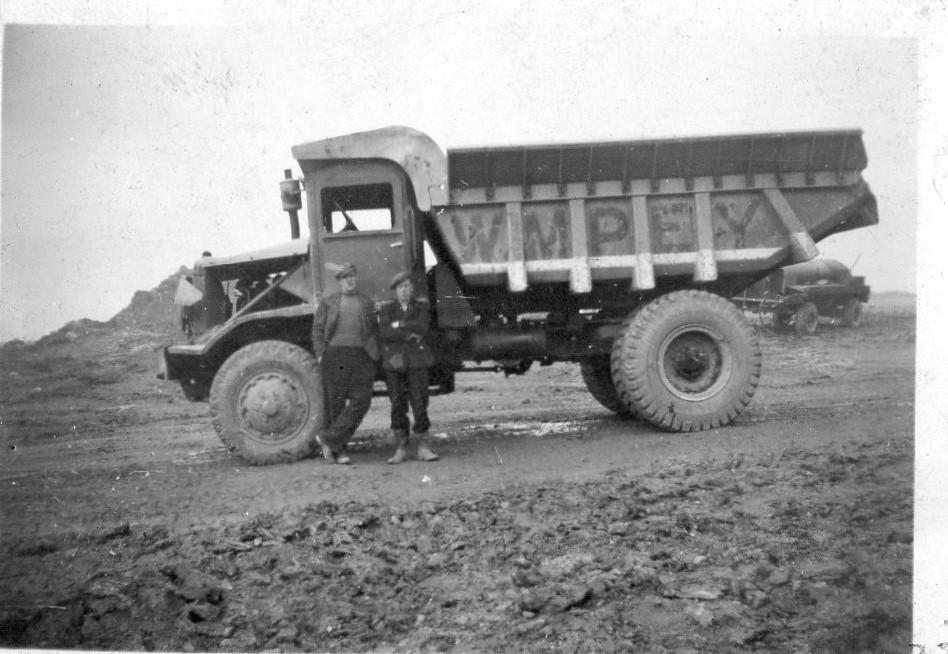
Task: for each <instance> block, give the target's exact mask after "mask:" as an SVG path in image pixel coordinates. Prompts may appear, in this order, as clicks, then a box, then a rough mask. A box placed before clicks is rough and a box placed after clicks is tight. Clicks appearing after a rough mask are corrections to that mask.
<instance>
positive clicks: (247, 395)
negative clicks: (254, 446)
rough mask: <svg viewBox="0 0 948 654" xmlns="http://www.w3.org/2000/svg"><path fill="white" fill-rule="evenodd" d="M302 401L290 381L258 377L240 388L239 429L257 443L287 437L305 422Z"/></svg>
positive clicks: (278, 376)
mask: <svg viewBox="0 0 948 654" xmlns="http://www.w3.org/2000/svg"><path fill="white" fill-rule="evenodd" d="M305 397H306V396H305V394H304V393H303V390H302V389H301V388H300V387H299V386H298V385H297V384H296V383H295V382H294V380H293V379H292V378H290V377H287V376H286V375H284V374H281V373H278V372H265V373H260V374H258V375H256V376H254V377H253V378H252V379H250V381H248V382H247V383H246V384H245V385H244V388H243V390H242V391H241V393H240V396H239V398H238V401H237V402H238V408H239V412H240V422H241V427H242V428H243V429H244V430H246V431H248V432H251V433H252V434H253V435H254V437H255V438H259V439H261V440H267V441H279V440H283V439H284V438H287V437H290V436H292V435H293V434H294V433H296V432H297V431H298V430H299V429H301V428H302V427H303V425H304V424H305V422H306V416H307V409H306V401H305Z"/></svg>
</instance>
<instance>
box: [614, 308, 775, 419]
mask: <svg viewBox="0 0 948 654" xmlns="http://www.w3.org/2000/svg"><path fill="white" fill-rule="evenodd" d="M760 365H761V353H760V346H759V344H758V342H757V335H756V333H755V332H754V330H753V328H752V327H751V326H750V325H749V324H748V323H747V321H746V320H745V319H744V316H743V314H741V312H740V310H738V309H737V307H735V306H734V305H733V304H732V303H730V302H729V301H727V300H726V299H724V298H722V297H720V296H718V295H714V294H712V293H708V292H705V291H698V290H686V291H676V292H673V293H668V294H667V295H663V296H661V297H659V298H657V299H656V300H653V301H652V302H650V303H648V304H647V305H645V306H644V307H642V308H641V309H640V310H639V311H637V312H636V313H635V314H633V315H632V316H630V317H629V318H627V319H626V321H625V324H624V325H623V331H622V335H621V336H620V337H619V338H618V339H616V341H615V343H614V344H613V347H612V378H613V382H614V383H615V389H616V392H617V394H618V397H619V398H620V400H621V401H622V404H623V406H624V407H625V408H626V409H627V410H628V411H630V412H633V413H635V414H637V415H638V416H641V417H642V418H643V419H645V420H647V421H649V422H651V423H652V424H654V425H657V426H659V427H662V428H664V429H668V430H671V431H680V432H690V431H699V430H703V429H711V428H714V427H719V426H721V425H726V424H728V423H730V422H732V421H733V420H734V418H736V417H737V416H738V414H740V412H741V411H743V410H744V407H746V406H747V404H748V403H749V402H750V401H751V398H752V397H753V396H754V391H755V390H756V389H757V382H758V380H759V379H760Z"/></svg>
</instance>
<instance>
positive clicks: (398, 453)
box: [388, 429, 408, 463]
mask: <svg viewBox="0 0 948 654" xmlns="http://www.w3.org/2000/svg"><path fill="white" fill-rule="evenodd" d="M392 435H393V436H395V442H396V443H397V444H398V448H397V449H396V450H395V454H394V455H392V458H390V459H389V460H388V462H389V463H401V462H402V461H405V460H406V459H407V458H408V431H407V430H404V429H393V430H392Z"/></svg>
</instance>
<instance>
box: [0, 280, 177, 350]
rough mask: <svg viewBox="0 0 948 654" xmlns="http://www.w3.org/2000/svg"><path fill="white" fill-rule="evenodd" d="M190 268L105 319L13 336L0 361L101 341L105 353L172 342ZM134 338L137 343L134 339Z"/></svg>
mask: <svg viewBox="0 0 948 654" xmlns="http://www.w3.org/2000/svg"><path fill="white" fill-rule="evenodd" d="M189 272H190V270H189V269H188V268H186V267H185V266H181V267H180V268H179V269H178V271H177V272H175V273H172V274H171V275H169V276H168V277H166V278H165V279H164V280H162V281H161V283H159V284H158V286H156V287H155V288H153V289H151V290H150V291H136V292H135V294H134V295H133V296H132V299H131V301H130V302H129V304H128V306H126V307H125V308H124V309H122V310H121V311H119V312H118V313H117V314H115V315H114V316H112V317H111V318H109V319H108V320H105V321H99V320H91V319H89V318H82V319H80V320H73V321H71V322H68V323H66V324H65V325H63V326H62V327H60V328H59V329H57V330H55V331H53V332H50V333H49V334H47V335H46V336H43V337H42V338H40V339H38V340H36V341H34V342H28V341H23V340H21V339H14V340H11V341H7V342H6V343H2V344H0V361H7V362H9V361H8V359H10V358H14V359H15V358H17V355H22V354H26V353H28V354H33V355H35V354H37V353H40V352H43V351H46V350H51V349H57V348H58V347H59V346H69V345H76V346H77V347H78V348H80V349H82V346H83V344H92V345H95V344H100V345H103V346H104V347H105V350H104V351H103V352H101V353H102V354H106V353H108V352H109V351H110V350H111V349H113V347H112V345H114V344H118V343H121V345H122V346H126V347H127V346H131V347H134V346H135V345H141V344H143V343H146V342H151V341H155V340H163V341H166V342H171V341H173V340H174V339H176V338H178V336H179V331H180V330H179V325H178V310H177V307H175V305H174V295H175V290H176V289H177V286H178V279H179V278H180V277H181V276H182V275H186V274H189ZM132 341H134V342H132ZM85 349H87V350H88V351H87V352H86V354H88V355H90V356H95V355H96V354H99V352H96V350H95V348H94V347H92V348H85Z"/></svg>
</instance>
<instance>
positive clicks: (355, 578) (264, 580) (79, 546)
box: [0, 306, 915, 652]
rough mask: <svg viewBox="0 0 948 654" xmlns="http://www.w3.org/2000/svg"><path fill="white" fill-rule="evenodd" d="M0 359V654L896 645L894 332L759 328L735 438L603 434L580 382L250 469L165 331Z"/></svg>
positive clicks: (613, 427)
mask: <svg viewBox="0 0 948 654" xmlns="http://www.w3.org/2000/svg"><path fill="white" fill-rule="evenodd" d="M68 327H69V328H68V329H64V330H61V331H60V332H58V333H56V334H55V335H52V336H50V337H48V338H46V339H44V340H43V341H41V342H40V343H37V344H21V343H12V344H7V345H6V346H4V347H3V348H0V370H2V372H0V429H2V433H3V439H4V456H3V457H2V460H0V506H2V511H3V521H2V531H0V555H2V564H0V586H2V587H3V588H4V589H5V592H4V594H3V597H2V600H0V602H2V603H0V646H7V647H24V646H31V647H56V648H86V649H93V648H94V649H122V650H177V651H220V650H225V651H259V650H279V651H300V650H303V651H463V652H470V651H473V652H492V651H533V652H560V651H597V652H598V651H649V652H660V651H676V652H681V651H695V652H709V651H711V652H717V651H721V652H727V651H762V652H787V651H795V652H839V651H847V652H848V651H855V652H862V651H866V652H881V651H906V650H907V649H908V648H909V646H910V634H911V608H912V607H911V574H912V541H913V531H912V460H913V430H914V427H913V417H914V406H913V400H914V352H915V317H914V310H913V309H912V308H911V306H909V307H905V306H901V307H892V306H889V307H880V306H870V308H869V311H868V316H867V322H866V323H865V324H864V325H863V326H862V327H861V328H859V329H858V330H849V329H843V328H837V327H834V326H832V325H824V326H822V327H821V329H820V331H819V332H818V333H817V335H815V336H811V337H803V338H800V337H795V336H780V335H776V334H774V333H772V332H771V331H769V329H767V328H766V327H761V328H760V333H761V341H762V345H763V350H764V373H763V376H762V379H761V385H760V388H759V390H758V393H757V395H756V397H755V400H754V402H753V403H752V404H751V405H750V407H749V408H748V410H747V411H746V412H745V413H744V414H743V416H741V418H740V419H739V420H738V421H737V423H736V424H734V425H733V426H730V427H727V428H724V429H719V430H716V431H713V432H706V433H701V434H697V435H679V434H667V433H663V432H660V431H658V430H656V429H654V428H652V427H650V426H648V425H645V424H642V423H638V422H628V421H625V420H621V419H619V418H616V417H614V416H613V415H612V414H610V413H609V412H608V411H607V410H605V409H603V408H601V407H600V406H599V405H598V404H597V403H596V402H595V401H594V400H593V399H592V397H591V396H590V395H589V394H588V393H587V392H586V390H585V387H584V386H583V383H582V380H581V378H580V376H579V371H578V368H576V367H573V366H567V365H554V366H550V367H543V368H540V367H535V368H534V369H533V370H531V371H530V372H528V373H527V374H526V375H524V376H522V377H509V378H504V377H503V376H502V375H494V374H489V373H472V374H469V375H466V376H461V377H459V379H458V385H457V386H458V392H456V393H455V394H453V395H447V396H439V397H435V398H433V399H432V407H431V415H432V419H433V421H434V423H435V427H434V429H433V431H434V432H435V434H436V435H437V436H436V441H435V444H434V447H435V449H436V450H437V451H438V452H439V453H440V454H441V455H442V460H441V461H439V462H437V463H432V464H422V463H419V462H411V463H407V464H403V465H401V466H387V465H385V459H386V457H387V456H389V454H390V450H391V447H390V445H389V444H388V443H387V442H386V441H385V426H386V423H387V412H388V401H387V400H386V399H385V398H384V397H378V398H376V399H375V401H374V403H373V408H372V410H371V412H370V414H369V416H368V417H367V419H366V421H365V423H364V424H363V429H362V430H361V431H360V432H359V434H358V439H359V442H358V443H357V444H356V446H355V447H354V455H353V456H354V459H355V465H353V466H351V467H341V466H329V465H326V464H325V463H324V462H323V461H322V460H319V459H310V460H305V461H301V462H298V463H293V464H287V465H276V466H269V467H249V466H246V465H245V464H244V463H243V462H242V461H240V460H239V459H237V458H235V457H234V456H233V455H231V454H229V453H228V452H227V451H226V450H225V449H224V448H223V446H222V445H221V444H220V442H219V441H218V440H217V437H216V436H215V435H214V433H213V430H212V428H211V426H210V421H209V420H208V418H207V412H206V405H204V404H191V403H189V402H187V401H186V400H185V399H184V398H183V396H182V395H181V394H180V392H179V391H178V390H177V388H176V387H175V386H173V385H168V384H166V383H163V382H160V381H158V380H157V379H155V377H154V368H155V358H156V352H155V350H156V349H157V348H158V347H159V346H160V345H161V344H162V343H163V342H164V340H166V339H165V337H164V335H163V334H161V333H159V332H158V331H156V330H154V329H146V328H141V327H135V326H130V325H128V324H125V325H120V324H103V323H91V322H81V323H76V324H73V325H71V326H68Z"/></svg>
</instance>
